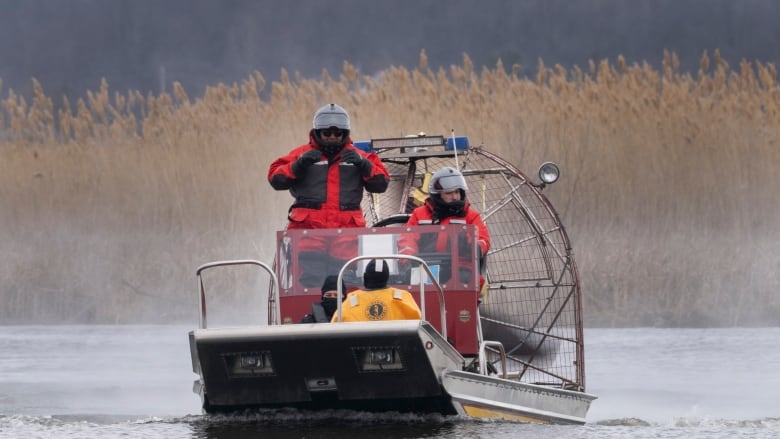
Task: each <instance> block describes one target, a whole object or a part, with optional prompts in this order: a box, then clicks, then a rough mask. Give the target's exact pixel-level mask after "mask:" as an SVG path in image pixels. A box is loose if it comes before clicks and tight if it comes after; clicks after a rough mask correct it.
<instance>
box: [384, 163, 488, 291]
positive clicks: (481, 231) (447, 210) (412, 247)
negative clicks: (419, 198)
mask: <svg viewBox="0 0 780 439" xmlns="http://www.w3.org/2000/svg"><path fill="white" fill-rule="evenodd" d="M466 191H468V186H467V185H466V179H465V178H464V177H463V173H461V172H460V171H458V170H457V169H455V168H450V167H444V168H442V169H440V170H439V171H437V172H436V173H435V174H433V177H431V180H430V182H429V184H428V193H429V194H430V196H429V197H428V198H427V199H426V200H425V204H424V205H422V206H420V207H418V208H416V209H414V211H412V214H411V215H410V216H409V220H408V221H407V222H406V225H407V226H416V225H421V226H422V225H432V224H441V225H446V224H473V225H474V226H475V227H476V228H477V234H478V236H477V245H478V247H477V249H476V250H477V254H478V258H479V259H480V262H481V266H480V270H483V269H484V260H483V259H484V256H485V255H487V252H488V250H489V249H490V231H489V230H488V228H487V226H486V225H485V223H484V222H483V221H482V216H481V215H480V213H479V212H477V211H476V210H475V209H474V208H473V207H471V204H470V203H469V201H468V199H467V198H466ZM470 241H473V238H472V239H470ZM457 245H458V249H459V251H460V252H461V253H462V254H463V253H467V252H471V251H472V250H471V249H473V247H472V245H473V243H472V242H469V241H463V242H458V243H457ZM451 246H452V244H451V243H450V242H449V241H448V239H447V236H446V234H444V233H423V234H422V235H420V234H416V233H406V234H403V235H401V237H400V239H399V242H398V249H399V253H401V254H405V255H416V254H419V253H428V252H445V253H446V252H450V251H451ZM400 263H401V264H405V263H406V261H404V260H401V261H400ZM459 277H460V279H459V280H460V281H462V282H468V281H469V280H470V279H471V274H470V273H459ZM448 280H449V271H448V270H444V275H443V277H442V278H441V279H440V281H441V282H447V281H448ZM479 280H480V287H483V286H484V283H485V282H484V278H483V276H481V275H480V279H479Z"/></svg>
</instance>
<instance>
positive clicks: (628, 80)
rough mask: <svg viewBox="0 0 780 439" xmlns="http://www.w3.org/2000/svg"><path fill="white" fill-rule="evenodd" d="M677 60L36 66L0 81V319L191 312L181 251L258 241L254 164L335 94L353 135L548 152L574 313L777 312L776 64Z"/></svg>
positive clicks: (619, 320) (280, 206)
mask: <svg viewBox="0 0 780 439" xmlns="http://www.w3.org/2000/svg"><path fill="white" fill-rule="evenodd" d="M698 61H699V66H700V67H699V71H698V72H697V73H695V74H688V73H685V72H682V71H681V70H680V67H679V65H680V61H679V59H678V58H677V56H676V55H675V54H673V53H666V54H665V56H664V57H663V59H661V60H660V61H658V62H657V63H655V64H658V65H661V66H662V67H661V68H658V69H657V68H654V67H652V64H651V63H628V62H626V61H625V60H624V59H623V58H622V57H620V58H617V59H615V60H612V61H610V62H608V61H601V62H590V63H589V64H588V65H585V66H584V67H582V68H580V67H575V68H572V69H566V68H563V67H560V66H556V67H551V66H548V65H545V64H544V63H542V62H540V63H539V64H538V65H537V66H536V68H537V71H538V74H537V75H535V76H534V77H530V78H529V77H526V76H523V75H521V74H520V67H519V66H518V65H504V64H503V63H502V62H501V61H497V63H496V64H495V66H494V67H492V68H482V69H480V68H475V67H474V65H473V62H472V61H471V59H470V58H469V57H468V56H464V58H463V61H462V64H460V65H456V66H452V67H450V68H448V69H436V68H431V67H430V66H429V64H428V59H427V56H426V54H425V53H424V52H423V53H422V54H421V55H420V59H419V61H418V66H417V67H416V68H414V69H408V68H405V67H392V68H390V69H388V70H386V71H384V72H382V74H380V75H363V74H361V73H360V71H359V70H358V69H357V68H356V67H354V66H353V65H351V64H349V63H345V64H344V66H343V68H342V70H341V72H339V73H338V74H336V75H331V74H329V73H328V72H325V73H323V75H322V77H321V78H319V79H307V78H303V77H300V76H293V77H291V76H289V75H287V74H283V75H282V79H281V80H279V81H267V80H266V79H265V78H264V76H263V75H262V74H261V73H259V72H256V73H255V74H253V75H252V76H249V77H247V78H245V79H244V80H242V81H240V82H238V83H236V84H234V85H224V84H218V85H215V86H213V87H209V88H208V89H207V90H206V92H205V93H204V94H203V96H202V97H198V98H192V97H190V96H188V93H187V92H186V90H185V88H184V87H183V86H181V84H178V83H177V84H174V86H173V87H172V90H171V92H170V93H161V94H156V95H155V94H144V93H140V92H135V91H130V92H126V93H122V92H114V91H111V90H110V87H109V84H108V83H107V82H104V83H103V85H102V86H101V87H100V89H98V90H94V91H92V92H89V93H88V96H87V98H86V99H84V100H74V101H70V100H63V101H58V102H57V103H56V104H57V105H56V106H55V102H54V101H53V99H52V98H51V97H49V96H48V95H47V93H46V91H45V84H41V83H38V82H37V81H36V82H34V84H35V89H34V96H33V98H32V99H31V100H28V99H25V98H23V97H21V96H19V95H18V94H16V93H13V92H11V91H10V90H2V89H0V92H2V99H1V100H0V105H2V109H1V110H0V171H1V172H0V200H2V204H3V208H2V209H0V223H1V224H3V227H1V228H0V239H1V240H2V243H3V245H2V246H0V280H2V282H1V283H0V288H1V290H0V301H1V302H0V303H2V304H3V306H2V307H0V323H43V322H100V323H112V322H117V323H138V322H180V321H188V322H195V321H196V309H197V308H196V306H197V300H196V296H195V282H194V269H195V267H196V266H197V265H199V264H201V263H203V262H206V261H210V260H215V259H234V258H255V259H261V260H265V261H269V262H270V260H271V259H272V257H273V250H272V248H273V240H274V232H275V231H276V230H278V229H280V228H282V227H283V226H284V224H285V223H286V212H287V207H288V206H289V203H290V201H291V198H290V196H289V195H288V194H287V193H282V192H276V191H274V190H272V189H271V187H270V185H268V183H267V181H266V172H267V169H268V165H269V163H270V162H271V160H273V158H275V157H276V156H278V155H280V154H282V153H284V152H286V151H287V150H289V149H290V148H291V147H293V146H296V145H298V144H301V143H304V142H305V141H307V133H308V130H309V127H310V123H311V118H312V115H313V112H314V111H315V109H316V108H318V107H319V106H320V105H322V104H324V103H328V102H337V103H339V104H341V105H343V106H344V107H345V108H346V109H347V110H348V111H349V112H350V115H351V117H352V124H353V126H354V129H353V138H355V139H356V140H360V139H369V138H372V137H384V136H395V135H403V134H408V133H417V132H420V131H425V132H428V133H431V134H434V133H449V131H450V130H451V129H453V128H455V129H456V131H457V132H458V133H462V134H466V135H469V136H470V137H471V138H472V141H473V142H480V143H484V144H485V145H486V147H487V148H488V149H489V150H491V151H494V152H496V153H498V154H499V155H501V156H503V157H505V158H507V159H508V160H509V161H511V162H513V163H516V164H517V165H518V166H519V167H520V168H521V169H525V170H526V172H528V173H532V172H534V169H535V168H536V166H537V165H538V164H539V163H541V162H542V161H544V160H553V161H556V162H557V163H559V165H560V166H561V168H562V171H563V175H562V178H561V180H560V181H559V182H558V183H556V184H555V185H554V186H552V187H549V188H548V189H546V193H547V196H548V197H549V198H550V199H551V201H552V203H553V205H554V206H556V208H557V209H558V211H559V213H560V215H561V217H562V219H563V222H564V224H565V225H566V226H567V227H568V230H569V234H570V236H571V239H572V243H573V245H574V252H575V255H576V257H577V265H578V269H579V272H580V275H581V278H582V281H583V293H584V309H585V321H586V324H588V325H590V326H624V325H625V326H628V325H631V326H637V325H642V326H648V325H652V326H703V325H709V326H721V325H778V324H780V317H778V316H780V301H779V300H778V295H777V293H776V292H777V291H778V290H779V289H780V274H778V273H780V236H779V235H780V232H779V230H778V227H777V223H778V218H780V203H778V195H777V192H778V189H779V188H780V173H778V172H777V169H780V88H779V87H778V84H777V70H776V68H775V67H774V65H772V64H769V63H761V62H755V63H749V62H743V63H741V64H740V65H736V66H730V65H728V63H727V62H726V61H724V60H723V59H722V58H721V57H720V54H719V53H718V52H717V51H716V52H714V53H709V54H704V56H702V57H701V58H700V59H699V60H698ZM55 108H58V109H55ZM230 299H231V297H230V296H229V293H228V292H225V295H223V296H220V300H222V301H230Z"/></svg>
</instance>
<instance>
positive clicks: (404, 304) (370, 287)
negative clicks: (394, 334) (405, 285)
mask: <svg viewBox="0 0 780 439" xmlns="http://www.w3.org/2000/svg"><path fill="white" fill-rule="evenodd" d="M381 261H382V265H381V268H380V267H377V265H378V264H377V259H372V260H371V261H370V262H369V263H368V264H366V271H365V272H364V273H363V287H364V288H363V289H362V290H355V291H353V292H351V293H349V295H347V297H346V299H344V303H342V305H341V321H342V322H364V321H376V320H419V319H420V317H421V316H422V312H421V311H420V307H419V306H418V305H417V302H416V301H415V300H414V297H412V293H410V292H408V291H406V290H401V289H397V288H392V287H388V286H387V280H388V279H389V278H390V268H389V267H388V266H387V262H386V261H385V260H384V259H381ZM331 321H332V322H338V321H339V320H338V315H335V314H334V315H333V318H332V320H331Z"/></svg>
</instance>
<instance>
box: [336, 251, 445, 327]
mask: <svg viewBox="0 0 780 439" xmlns="http://www.w3.org/2000/svg"><path fill="white" fill-rule="evenodd" d="M367 259H406V260H410V261H413V262H417V263H418V264H420V266H421V267H422V268H423V269H424V270H425V272H426V273H427V274H428V278H429V279H430V280H431V282H432V283H433V285H434V286H435V287H436V288H437V289H438V290H439V312H440V313H441V335H442V336H444V338H445V339H446V338H447V309H446V305H445V304H444V289H443V288H442V287H441V284H439V281H438V280H437V279H436V276H434V275H433V273H432V272H431V269H430V267H428V264H426V263H425V261H424V260H422V259H420V258H418V257H417V256H408V255H399V254H394V255H370V256H356V257H354V258H352V259H350V260H348V261H347V262H345V263H344V265H343V266H342V267H341V270H339V277H338V283H337V287H336V290H337V291H338V299H337V308H336V312H337V314H336V315H337V316H338V320H336V321H338V322H340V321H341V302H342V301H343V300H344V295H343V292H342V291H341V285H342V281H343V279H342V276H343V275H344V270H346V269H347V267H348V266H350V265H351V264H353V263H355V262H357V261H363V260H367ZM420 311H421V319H422V320H425V276H420Z"/></svg>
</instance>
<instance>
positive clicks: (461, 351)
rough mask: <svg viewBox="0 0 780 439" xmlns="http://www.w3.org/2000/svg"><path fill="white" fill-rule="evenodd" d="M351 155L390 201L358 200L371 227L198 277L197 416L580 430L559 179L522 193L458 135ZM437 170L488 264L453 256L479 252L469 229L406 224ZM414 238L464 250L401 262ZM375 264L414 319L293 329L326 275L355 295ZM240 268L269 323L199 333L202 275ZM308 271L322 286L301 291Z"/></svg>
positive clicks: (515, 173) (281, 234)
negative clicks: (380, 169) (461, 180)
mask: <svg viewBox="0 0 780 439" xmlns="http://www.w3.org/2000/svg"><path fill="white" fill-rule="evenodd" d="M355 145H356V146H358V147H359V148H361V149H364V150H366V151H373V152H375V153H376V154H378V155H379V157H380V158H381V159H382V161H383V163H384V164H385V166H386V167H387V169H388V171H389V173H390V177H391V180H390V185H389V187H388V189H387V191H386V192H384V193H382V194H366V196H365V198H364V199H363V203H362V204H363V205H362V207H363V210H364V212H365V215H366V222H367V224H369V226H368V227H366V228H351V229H318V230H282V231H278V232H276V252H275V256H274V260H273V262H272V263H271V264H267V263H265V262H262V261H258V260H253V259H245V260H223V261H215V262H209V263H206V264H203V265H201V266H200V267H198V268H197V270H196V276H197V280H198V298H199V314H200V321H199V327H198V328H197V329H194V330H192V331H190V333H189V344H190V352H191V358H192V370H193V372H194V373H195V374H196V375H197V376H198V378H197V380H195V382H194V386H193V391H194V392H195V393H196V394H198V395H199V396H200V398H201V401H202V407H203V410H204V411H205V412H207V413H218V412H234V411H241V410H252V409H276V408H297V409H301V410H332V409H349V410H359V411H378V412H416V413H439V414H442V415H460V416H466V417H477V418H494V419H503V420H510V421H520V422H531V423H548V424H549V423H552V424H583V423H585V418H586V414H587V412H588V409H589V407H590V404H591V402H592V401H593V400H594V399H595V398H596V397H595V396H594V395H592V394H589V393H587V392H586V391H585V361H584V344H583V329H582V323H583V322H582V309H581V303H582V302H581V290H580V284H579V278H578V275H577V268H576V264H575V261H574V255H573V253H572V249H571V245H570V242H569V238H568V235H567V233H566V230H565V229H564V227H563V225H562V224H561V221H560V219H559V216H558V214H557V213H556V211H555V209H554V208H553V206H552V205H551V204H550V202H549V200H548V199H547V198H546V196H545V195H543V193H542V189H543V188H544V187H545V185H548V184H551V183H553V182H554V181H555V180H556V179H557V176H558V167H557V166H556V165H555V164H554V163H551V162H547V163H544V164H542V166H541V167H540V168H539V180H532V179H530V178H529V177H527V176H526V175H525V174H523V173H522V172H521V171H520V170H519V169H517V168H516V167H515V166H513V165H512V164H511V163H509V162H508V161H506V160H504V159H502V158H501V157H499V156H497V155H495V154H494V153H491V152H490V151H489V150H488V148H487V147H485V146H484V145H478V146H477V145H471V144H470V143H469V139H468V138H467V137H463V136H461V137H455V136H429V135H424V134H420V135H415V136H410V137H402V138H389V139H373V140H370V141H366V142H356V143H355ZM444 166H455V167H457V168H458V169H460V170H461V172H462V173H463V175H464V176H465V178H466V181H467V184H468V187H469V192H468V197H469V201H470V203H471V205H472V206H473V207H475V208H476V209H477V210H479V211H480V212H481V213H482V217H483V220H484V222H485V224H486V225H487V226H488V229H489V230H490V234H491V240H492V245H491V248H490V251H489V252H488V253H487V254H486V255H480V254H479V252H478V251H475V249H474V247H476V246H469V245H468V244H467V245H460V243H464V242H465V243H468V242H476V239H475V238H476V229H475V228H474V226H471V225H460V224H450V225H446V226H439V225H422V226H415V227H408V226H405V224H404V223H405V222H406V218H407V217H408V215H409V213H410V212H411V210H412V209H414V208H415V207H416V206H418V205H420V204H422V203H423V202H424V200H425V198H426V196H427V187H428V186H427V183H428V181H429V178H430V177H431V175H432V174H433V173H434V172H435V171H437V170H439V169H440V168H442V167H444ZM408 233H414V234H419V235H420V236H422V235H423V234H426V233H435V234H439V235H445V236H446V239H448V240H449V242H451V243H459V244H458V245H452V246H450V247H449V248H450V249H451V250H449V251H447V252H445V253H420V254H417V255H412V256H405V255H400V254H398V241H399V239H401V237H402V236H403V234H408ZM307 239H308V240H310V239H317V240H322V241H323V242H328V241H329V240H339V241H340V242H345V241H346V242H351V243H353V244H354V246H355V249H356V254H357V256H355V257H354V258H352V259H350V260H349V261H347V262H346V263H343V264H341V265H339V266H337V267H329V266H327V264H325V263H320V264H310V263H309V262H310V261H308V260H306V259H305V258H302V257H301V255H300V253H301V252H299V251H298V249H299V248H302V246H301V243H303V241H304V240H307ZM374 258H381V259H385V260H386V261H388V263H389V265H390V282H389V283H390V284H391V285H393V286H395V287H397V288H402V289H405V290H408V291H410V292H412V294H413V296H414V297H415V300H417V302H418V304H419V305H420V308H421V311H422V318H421V319H420V320H397V321H365V322H337V323H307V324H299V323H298V322H299V321H300V319H301V317H302V316H303V315H304V314H306V313H307V312H309V310H310V306H311V303H312V302H314V301H319V300H320V289H319V287H320V285H321V280H322V279H324V278H325V276H326V275H328V274H333V273H338V275H339V277H340V279H341V280H343V281H344V283H345V284H346V286H347V289H349V288H350V287H352V286H354V287H359V286H360V285H362V282H361V273H362V272H361V270H362V269H363V267H364V266H365V264H366V262H367V260H369V259H374ZM401 259H408V260H410V262H411V264H399V263H398V262H399V261H400V260H401ZM323 261H327V257H323V258H322V259H320V260H319V262H323ZM236 265H249V266H252V267H253V268H257V269H258V270H260V271H261V272H263V273H264V276H266V277H267V279H268V283H267V284H268V287H267V288H265V286H263V288H261V289H260V290H261V291H259V292H258V294H259V295H260V296H261V299H260V300H261V303H267V307H268V309H267V313H266V317H267V320H265V319H264V320H263V321H260V322H257V323H256V324H250V325H245V326H234V327H212V326H209V324H208V323H207V306H206V305H207V298H210V297H213V296H211V295H209V294H207V288H206V287H205V285H204V281H203V274H204V272H206V271H210V270H212V269H216V268H218V267H223V268H224V267H229V266H236ZM304 265H306V266H305V267H304ZM402 265H403V266H409V265H411V266H412V267H413V268H412V269H411V270H402V269H401V266H402ZM304 268H305V270H304ZM312 271H314V276H313V279H318V281H317V282H313V281H311V280H310V278H309V277H308V276H311V275H312ZM480 279H483V280H484V283H483V286H486V288H481V287H480V283H481V282H480ZM339 285H342V284H341V282H339ZM209 293H211V290H209ZM344 293H345V292H344V291H341V287H339V294H340V295H343V294H344ZM340 313H341V304H339V309H338V311H337V316H340Z"/></svg>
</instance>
